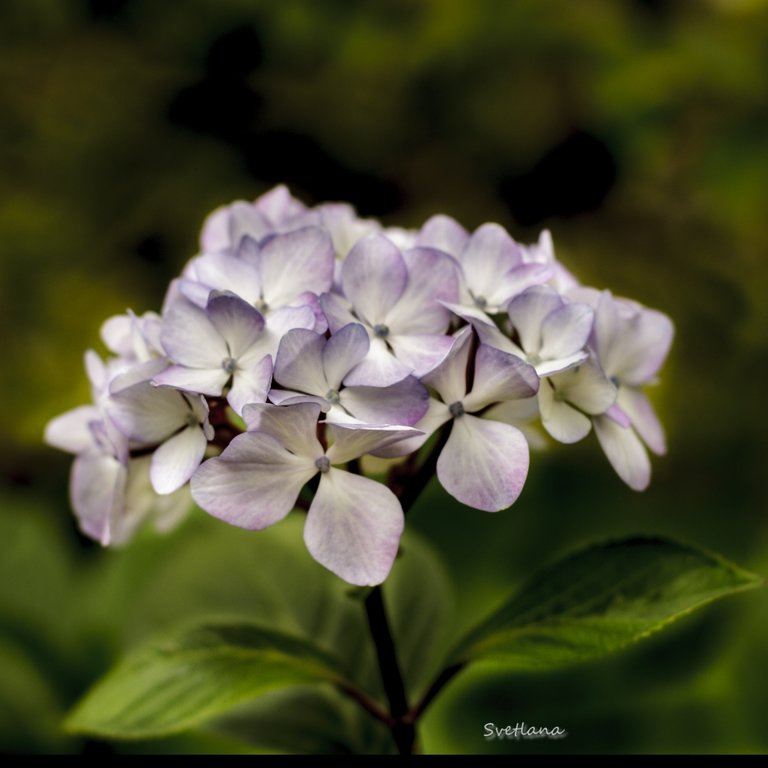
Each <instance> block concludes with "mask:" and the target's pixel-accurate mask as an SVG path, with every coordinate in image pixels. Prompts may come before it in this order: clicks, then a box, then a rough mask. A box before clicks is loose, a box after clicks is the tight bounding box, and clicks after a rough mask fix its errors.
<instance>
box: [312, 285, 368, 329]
mask: <svg viewBox="0 0 768 768" xmlns="http://www.w3.org/2000/svg"><path fill="white" fill-rule="evenodd" d="M320 306H321V307H322V308H323V313H324V314H325V316H326V318H327V319H328V327H329V328H330V329H331V333H337V332H338V331H339V330H341V329H342V328H343V327H344V326H345V325H348V324H349V323H358V322H360V321H359V320H358V318H356V317H355V316H354V315H353V314H352V309H351V306H350V303H349V302H348V301H347V300H346V299H344V298H343V297H342V296H337V295H336V294H335V293H324V294H322V296H320Z"/></svg>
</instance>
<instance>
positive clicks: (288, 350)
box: [275, 328, 368, 397]
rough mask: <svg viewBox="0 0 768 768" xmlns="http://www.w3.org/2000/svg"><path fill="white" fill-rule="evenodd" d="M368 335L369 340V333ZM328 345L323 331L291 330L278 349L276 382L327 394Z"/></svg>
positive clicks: (288, 386) (294, 388)
mask: <svg viewBox="0 0 768 768" xmlns="http://www.w3.org/2000/svg"><path fill="white" fill-rule="evenodd" d="M363 333H365V330H363ZM365 338H366V341H367V340H368V334H365ZM325 346H326V341H325V339H324V338H323V336H321V335H320V334H319V333H315V332H314V331H309V330H306V329H304V328H294V329H293V330H291V331H288V333H286V334H285V336H283V338H282V339H281V341H280V347H279V348H278V350H277V357H276V358H275V381H276V382H277V383H278V384H279V385H280V386H282V387H286V388H287V389H292V390H295V391H297V392H306V393H308V394H312V395H319V396H321V397H322V396H324V395H325V393H326V392H327V391H328V388H329V387H328V384H327V382H326V380H325V371H324V370H323V349H324V347H325Z"/></svg>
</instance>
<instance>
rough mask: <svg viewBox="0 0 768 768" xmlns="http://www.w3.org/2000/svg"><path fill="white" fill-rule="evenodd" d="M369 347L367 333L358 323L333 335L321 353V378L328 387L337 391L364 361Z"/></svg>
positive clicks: (346, 326) (345, 327) (347, 326)
mask: <svg viewBox="0 0 768 768" xmlns="http://www.w3.org/2000/svg"><path fill="white" fill-rule="evenodd" d="M370 347H371V342H370V340H369V338H368V331H366V330H365V328H364V327H363V326H362V325H360V323H350V324H349V325H345V326H344V327H343V328H340V329H339V330H338V331H337V332H336V333H334V334H333V335H332V336H331V338H330V339H328V341H327V343H326V344H325V348H324V349H323V352H322V370H323V372H324V374H325V376H324V377H323V378H324V380H325V382H326V383H327V384H328V386H329V387H331V388H333V389H338V388H339V387H340V386H341V382H342V381H343V380H344V377H345V376H346V375H347V374H348V373H349V372H350V371H351V370H352V369H353V368H354V367H355V366H356V365H358V363H360V362H362V361H363V360H364V359H365V356H366V355H367V354H368V351H369V349H370ZM307 391H309V390H307Z"/></svg>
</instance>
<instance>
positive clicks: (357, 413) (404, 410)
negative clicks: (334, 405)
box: [339, 376, 429, 427]
mask: <svg viewBox="0 0 768 768" xmlns="http://www.w3.org/2000/svg"><path fill="white" fill-rule="evenodd" d="M339 397H340V401H339V404H340V405H341V406H342V407H343V408H344V409H345V410H346V411H347V412H348V413H349V414H351V415H352V416H353V417H354V418H356V419H359V420H360V421H363V422H365V423H367V424H401V425H404V426H407V427H410V426H413V425H414V424H416V422H417V421H418V420H419V419H421V417H422V416H424V414H425V413H426V412H427V405H428V402H429V394H428V393H427V389H426V387H425V386H424V385H423V384H422V383H421V382H420V381H419V380H418V379H416V378H415V377H413V376H408V377H407V378H405V379H403V380H402V381H400V382H398V383H397V384H392V385H391V386H389V387H347V388H346V389H342V390H341V392H340V394H339Z"/></svg>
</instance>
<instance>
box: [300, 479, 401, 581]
mask: <svg viewBox="0 0 768 768" xmlns="http://www.w3.org/2000/svg"><path fill="white" fill-rule="evenodd" d="M403 525H404V521H403V510H402V508H401V506H400V502H399V501H398V500H397V497H396V496H395V495H394V494H393V493H392V491H390V490H389V488H387V487H386V486H384V485H382V484H381V483H377V482H376V481H374V480H370V479H369V478H367V477H360V476H359V475H353V474H351V473H349V472H344V471H342V470H338V469H333V468H331V469H330V470H329V471H328V472H326V473H324V474H323V475H322V476H321V478H320V485H319V487H318V489H317V494H316V495H315V498H314V500H313V501H312V505H311V506H310V508H309V513H308V514H307V522H306V524H305V526H304V541H305V543H306V545H307V549H308V550H309V552H310V554H311V555H312V557H314V558H315V560H317V561H318V562H319V563H320V564H321V565H324V566H325V567H326V568H328V569H329V570H330V571H333V573H335V574H336V575H337V576H340V577H341V578H342V579H344V580H345V581H347V582H349V583H350V584H356V585H358V586H374V585H376V584H380V583H381V582H382V581H384V579H386V578H387V575H388V574H389V572H390V570H391V568H392V563H393V562H394V560H395V557H396V555H397V550H398V546H399V544H400V536H401V534H402V532H403Z"/></svg>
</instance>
